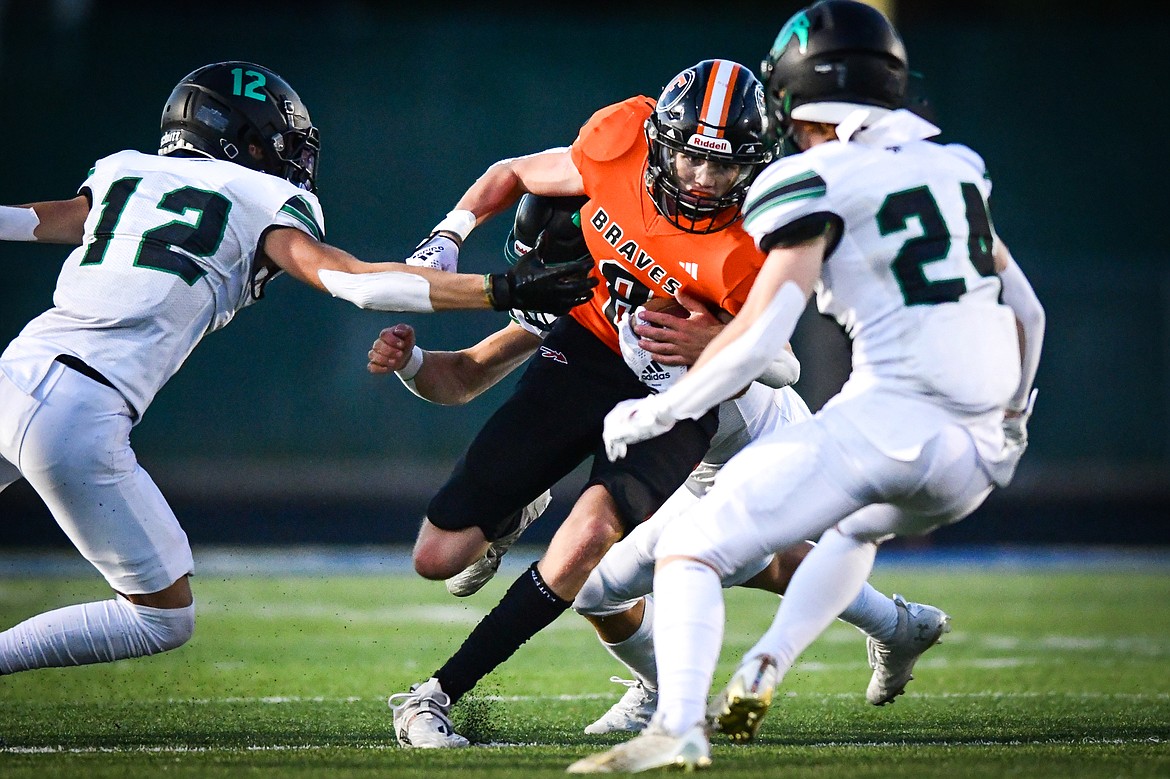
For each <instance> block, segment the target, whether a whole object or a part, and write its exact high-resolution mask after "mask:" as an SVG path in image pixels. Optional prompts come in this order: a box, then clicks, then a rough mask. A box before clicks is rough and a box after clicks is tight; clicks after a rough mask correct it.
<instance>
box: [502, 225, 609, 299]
mask: <svg viewBox="0 0 1170 779" xmlns="http://www.w3.org/2000/svg"><path fill="white" fill-rule="evenodd" d="M592 269H593V259H592V258H591V257H582V258H581V259H579V260H574V261H572V262H563V263H558V264H556V265H551V266H550V265H546V264H545V262H544V260H543V259H541V241H537V243H536V248H535V249H533V250H532V251H530V252H529V253H528V254H525V255H524V256H523V257H521V258H520V259H519V260H517V261H516V264H515V265H513V266H512V267H511V268H509V269H508V271H507V272H506V273H489V274H488V276H487V282H488V283H487V285H486V286H487V293H488V299H489V300H490V301H491V304H492V308H494V309H495V310H496V311H507V310H509V309H512V308H520V309H524V310H525V311H543V312H545V313H548V314H556V315H557V316H560V315H561V314H567V313H569V309H571V308H573V307H574V306H579V305H580V304H582V303H584V302H585V301H587V300H589V298H591V297H593V288H594V287H596V286H597V279H595V278H593V277H592V276H590V275H589V271H591V270H592Z"/></svg>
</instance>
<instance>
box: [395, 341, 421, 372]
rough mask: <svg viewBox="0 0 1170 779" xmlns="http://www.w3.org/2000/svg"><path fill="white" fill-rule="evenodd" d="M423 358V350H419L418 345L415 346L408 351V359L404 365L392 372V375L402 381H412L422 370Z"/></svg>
mask: <svg viewBox="0 0 1170 779" xmlns="http://www.w3.org/2000/svg"><path fill="white" fill-rule="evenodd" d="M425 356H426V354H425V353H424V352H423V350H422V349H420V348H419V346H418V344H415V345H414V348H413V349H411V350H410V358H409V359H408V360H407V361H406V365H403V366H402V367H401V368H399V369H398V370H396V371H394V373H396V374H397V375H398V378H400V379H402V380H403V381H414V377H415V376H417V375H418V372H419V371H420V370H422V364H423V357H425Z"/></svg>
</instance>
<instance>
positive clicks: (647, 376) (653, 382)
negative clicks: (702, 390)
mask: <svg viewBox="0 0 1170 779" xmlns="http://www.w3.org/2000/svg"><path fill="white" fill-rule="evenodd" d="M686 370H687V369H686V367H685V366H679V367H668V366H665V365H660V364H659V363H658V362H657V361H655V360H651V361H650V362H649V363H648V364H647V365H646V367H644V368H643V369H642V372H641V373H639V374H638V380H639V381H641V382H642V383H643V384H645V385H646V386H648V387H650V389H652V390H654V391H655V392H661V391H662V390H664V389H666V388H667V387H668V386H670V385H671V384H673V383H674V380H675V379H677V378H678V377H679V376H681V375H683V374H684V373H686Z"/></svg>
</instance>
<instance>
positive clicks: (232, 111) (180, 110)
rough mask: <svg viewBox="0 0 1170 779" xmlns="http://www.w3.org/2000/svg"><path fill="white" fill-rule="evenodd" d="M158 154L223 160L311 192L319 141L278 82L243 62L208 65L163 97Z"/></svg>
mask: <svg viewBox="0 0 1170 779" xmlns="http://www.w3.org/2000/svg"><path fill="white" fill-rule="evenodd" d="M253 146H254V147H255V148H256V150H257V151H256V152H255V153H253V152H252V151H251V150H250V147H253ZM158 153H159V154H162V155H169V154H187V155H191V154H194V155H199V156H205V157H212V158H214V159H217V160H228V161H230V162H234V163H237V164H239V165H243V166H244V167H246V168H251V169H253V170H259V171H262V172H264V173H270V174H272V175H273V176H278V177H280V178H283V179H288V180H289V181H291V182H292V183H294V184H296V185H297V186H298V187H301V188H302V189H307V190H309V191H310V192H315V191H316V190H317V163H318V160H319V159H320V153H321V136H320V134H319V133H318V131H317V128H316V127H314V126H313V122H312V121H311V120H310V119H309V110H308V109H307V108H305V104H304V103H303V102H302V101H301V98H300V97H299V96H298V95H297V93H296V92H295V91H294V90H293V88H292V87H291V86H289V84H288V82H287V81H285V80H284V79H283V78H281V77H280V76H278V75H276V74H275V73H273V72H272V71H271V70H269V69H268V68H265V67H263V66H260V65H256V64H254V63H251V62H235V61H233V62H216V63H214V64H211V65H204V66H203V67H201V68H199V69H198V70H196V71H194V72H192V73H190V74H188V75H187V76H186V77H184V78H183V80H182V81H180V82H179V83H178V85H176V86H175V88H174V90H172V91H171V96H170V97H168V98H167V103H166V106H165V107H164V108H163V113H162V138H161V139H160V141H159V147H158ZM257 154H258V155H259V156H256V155H257Z"/></svg>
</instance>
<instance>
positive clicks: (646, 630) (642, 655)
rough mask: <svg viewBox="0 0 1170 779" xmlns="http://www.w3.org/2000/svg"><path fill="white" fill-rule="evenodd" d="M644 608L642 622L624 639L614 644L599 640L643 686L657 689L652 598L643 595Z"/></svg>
mask: <svg viewBox="0 0 1170 779" xmlns="http://www.w3.org/2000/svg"><path fill="white" fill-rule="evenodd" d="M645 601H646V609H645V611H643V612H642V624H641V625H639V626H638V629H637V630H636V631H634V634H633V635H632V636H630V637H629V638H627V639H626V640H625V641H619V642H618V643H616V644H609V643H606V642H605V641H602V642H601V645H602V646H604V647H605V648H606V649H607V650H608V651H609V653H610V654H611V655H613V656H614V657H616V658H617V659H618V661H619V662H621V663H623V664H624V665H625V666H626V667H627V668H629V669H630V672H631V673H633V675H634V678H636V679H637V680H638V681H640V682H641V683H642V684H643V686H645V687H647V688H649V689H651V690H657V689H658V666H657V665H656V664H655V662H654V598H652V597H651V596H649V595H647V596H646V597H645Z"/></svg>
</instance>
